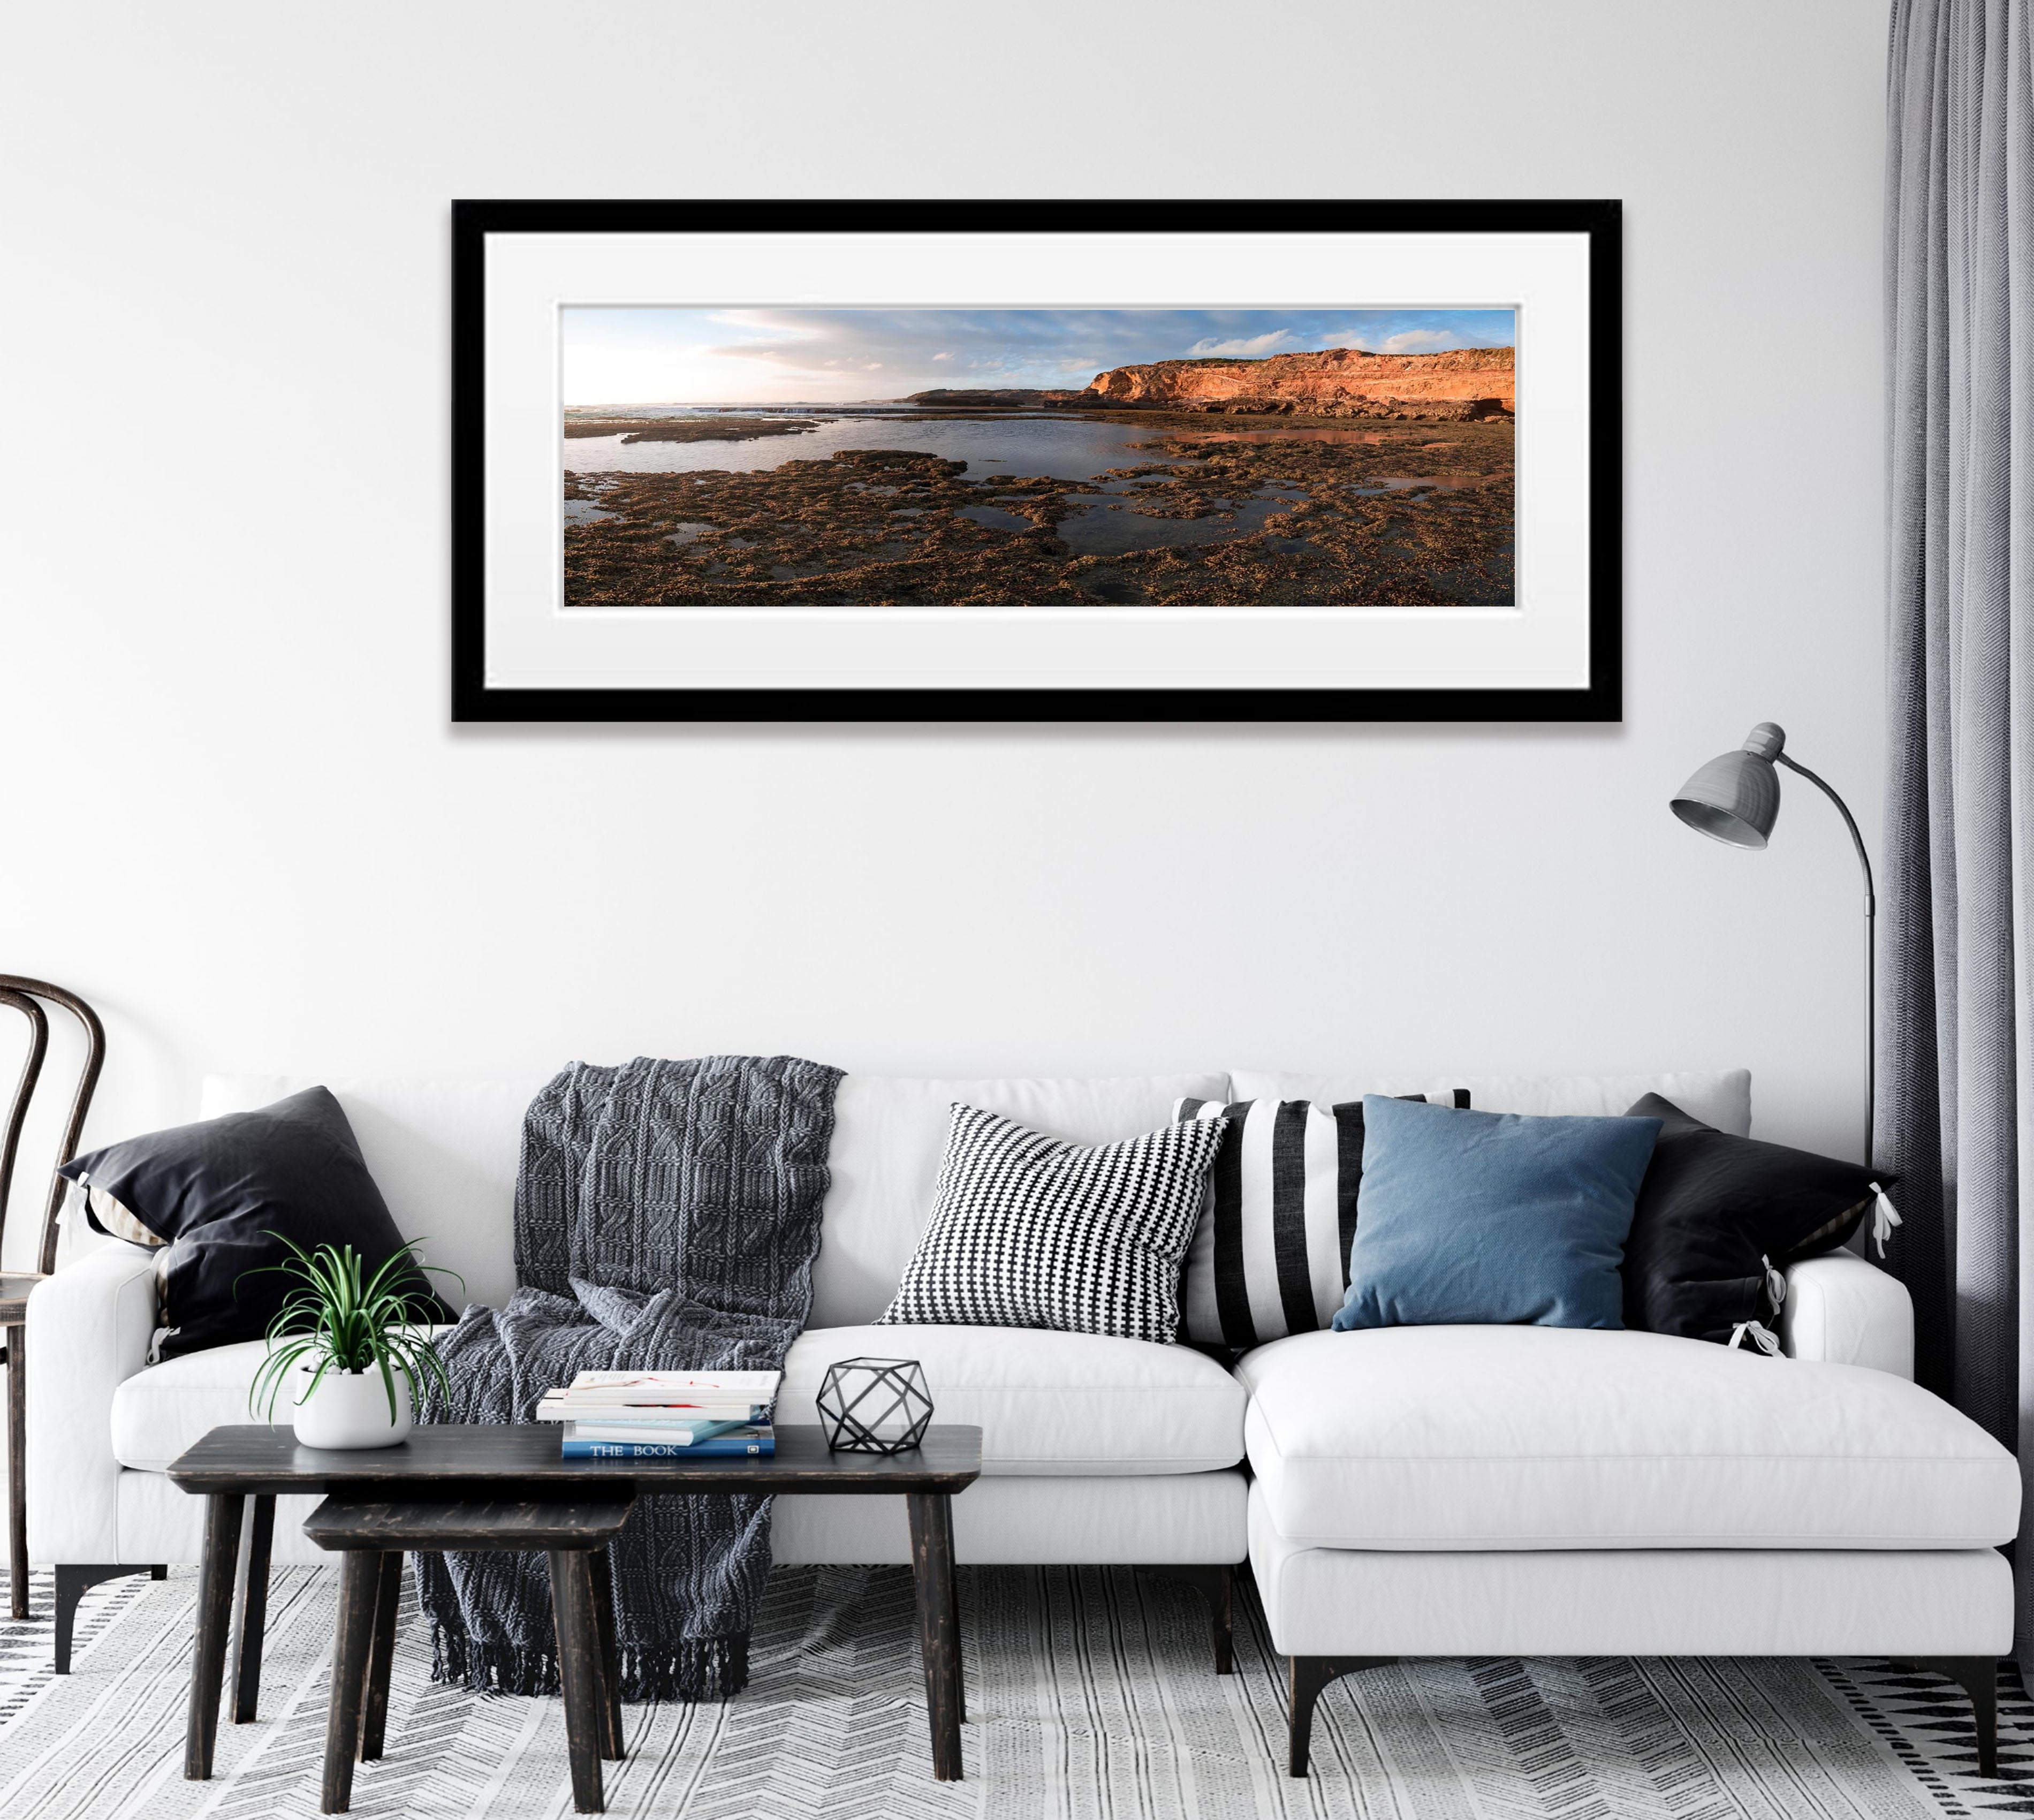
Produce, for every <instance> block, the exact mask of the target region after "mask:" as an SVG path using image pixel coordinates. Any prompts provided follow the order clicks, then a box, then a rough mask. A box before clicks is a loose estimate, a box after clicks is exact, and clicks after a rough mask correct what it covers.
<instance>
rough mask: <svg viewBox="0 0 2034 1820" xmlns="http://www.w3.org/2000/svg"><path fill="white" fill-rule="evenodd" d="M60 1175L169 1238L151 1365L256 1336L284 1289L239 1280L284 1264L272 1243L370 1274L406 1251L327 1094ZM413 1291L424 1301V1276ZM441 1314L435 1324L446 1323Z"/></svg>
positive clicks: (121, 1146) (167, 1136) (155, 1135)
mask: <svg viewBox="0 0 2034 1820" xmlns="http://www.w3.org/2000/svg"><path fill="white" fill-rule="evenodd" d="M62 1173H64V1174H65V1175H66V1176H70V1177H71V1178H72V1179H73V1180H75V1181H77V1182H80V1183H81V1184H87V1185H88V1186H89V1187H90V1188H94V1189H99V1190H103V1191H104V1192H105V1193H107V1194H108V1195H111V1196H112V1197H113V1199H114V1200H116V1201H118V1203H120V1205H121V1206H122V1207H124V1208H125V1209H126V1210H127V1212H129V1214H132V1215H133V1217H134V1218H136V1219H137V1220H138V1221H140V1222H141V1225H144V1226H145V1227H147V1228H148V1230H149V1231H150V1232H152V1233H154V1234H155V1235H156V1236H157V1237H158V1238H159V1239H163V1240H167V1241H169V1243H170V1251H169V1254H168V1256H167V1274H166V1277H165V1280H164V1287H163V1311H162V1325H163V1328H164V1329H166V1330H167V1331H164V1332H163V1333H161V1334H159V1335H158V1336H157V1345H156V1353H155V1357H158V1358H165V1359H167V1358H175V1357H177V1356H178V1354H180V1353H196V1352H200V1351H202V1350H203V1349H205V1348H206V1347H208V1346H223V1345H231V1343H232V1342H235V1341H236V1340H258V1339H259V1338H261V1335H262V1333H263V1331H264V1330H265V1329H266V1328H267V1327H268V1323H269V1322H270V1320H271V1319H273V1318H274V1316H275V1314H276V1310H277V1309H279V1308H280V1307H281V1306H282V1304H283V1298H284V1297H286V1296H287V1295H288V1294H289V1293H290V1290H291V1283H290V1282H289V1280H288V1279H287V1278H283V1277H280V1276H272V1275H264V1276H258V1277H249V1278H247V1279H246V1281H245V1282H242V1281H241V1280H240V1279H241V1278H242V1274H243V1273H245V1272H246V1271H249V1270H256V1269H258V1268H260V1267H261V1266H263V1265H266V1264H276V1263H282V1262H283V1260H284V1259H286V1258H287V1256H288V1255H289V1254H288V1252H287V1251H286V1250H285V1249H284V1248H283V1245H282V1244H280V1241H279V1240H278V1239H277V1238H276V1236H275V1235H276V1234H278V1233H280V1234H281V1235H283V1236H284V1237H287V1238H291V1239H294V1240H295V1241H296V1242H297V1243H298V1244H300V1245H302V1247H303V1248H304V1249H305V1250H306V1251H310V1250H311V1249H312V1248H313V1247H315V1246H317V1245H321V1244H332V1245H351V1246H352V1247H353V1248H354V1249H355V1251H358V1252H359V1254H360V1255H361V1257H362V1259H363V1261H364V1263H365V1265H366V1269H367V1270H368V1271H369V1272H370V1273H371V1272H373V1271H374V1270H377V1269H379V1268H380V1267H381V1265H383V1264H384V1263H387V1261H388V1259H389V1258H390V1257H391V1256H392V1255H394V1254H395V1252H396V1251H397V1250H398V1249H399V1248H400V1246H401V1244H402V1243H403V1238H402V1235H401V1234H400V1233H398V1232H397V1231H396V1222H395V1221H394V1220H393V1219H392V1218H390V1217H389V1213H388V1203H386V1202H385V1201H384V1200H383V1199H381V1190H380V1189H379V1188H377V1187H376V1186H375V1185H374V1178H373V1176H370V1174H368V1173H367V1165H366V1163H365V1162H364V1161H362V1158H361V1154H360V1146H359V1145H358V1143H356V1142H355V1139H354V1135H353V1128H352V1126H351V1125H350V1124H347V1120H346V1114H345V1113H344V1112H343V1111H342V1110H341V1109H340V1104H339V1101H337V1100H336V1099H334V1098H332V1094H331V1093H330V1092H329V1091H328V1090H326V1089H325V1088H324V1087H310V1088H307V1089H306V1090H305V1091H303V1092H302V1093H300V1094H291V1096H290V1098H287V1099H286V1100H278V1101H276V1103H275V1105H272V1106H264V1107H262V1108H261V1110H260V1111H259V1112H253V1113H230V1114H229V1115H227V1116H226V1117H224V1118H220V1119H205V1120H201V1122H200V1123H198V1124H194V1125H179V1126H178V1127H177V1128H175V1130H173V1131H152V1132H150V1133H149V1134H148V1135H147V1136H145V1137H139V1138H129V1139H127V1140H126V1142H125V1143H118V1144H109V1145H107V1146H106V1148H105V1149H104V1150H94V1151H93V1152H92V1154H91V1155H89V1156H85V1157H79V1158H77V1159H76V1160H75V1161H71V1162H68V1163H66V1164H65V1165H64V1166H63V1171H62ZM417 1288H418V1293H419V1294H420V1295H422V1294H428V1293H429V1291H428V1290H426V1289H424V1288H423V1285H422V1277H421V1274H419V1277H418V1284H417ZM433 1300H435V1298H433ZM438 1306H439V1310H440V1312H439V1316H438V1318H439V1319H445V1320H450V1319H452V1318H453V1316H452V1313H451V1311H450V1310H448V1309H445V1308H443V1306H442V1304H438Z"/></svg>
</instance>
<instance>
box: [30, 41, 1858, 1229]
mask: <svg viewBox="0 0 2034 1820" xmlns="http://www.w3.org/2000/svg"><path fill="white" fill-rule="evenodd" d="M1883 37H1884V21H1883V18H1882V11H1881V9H1879V8H1878V7H1877V6H1868V5H1860V4H1858V3H1857V0H1814V3H1808V0H1796V3H1795V4H1792V5H1789V6H1783V7H1775V6H1771V5H1770V4H1769V3H1768V0H1712V3H1710V4H1707V5H1704V6H1674V7H1668V6H1631V5H1629V4H1623V3H1618V0H1609V3H1590V0H1541V3H1540V4H1536V5H1533V6H1519V5H1517V4H1515V0H1490V3H1479V4H1454V5H1450V4H1437V3H1435V0H1428V3H1427V4H1424V5H1422V6H1405V5H1403V4H1400V3H1398V0H1394V3H1393V4H1390V5H1382V4H1375V3H1372V0H1364V3H1344V4H1334V5H1315V6H1308V5H1304V4H1297V5H1288V6H1284V7H1282V8H1279V9H1276V10H1275V11H1265V12H1261V13H1255V14H1252V13H1248V12H1247V11H1246V10H1244V9H1237V8H1233V7H1222V8H1216V7H1214V6H1204V5H1202V6H1189V5H1181V4H1178V3H1176V0H1174V3H1171V4H1165V5H1124V4H1119V5H1116V6H1094V5H1091V4H1083V5H1061V4H1040V3H1038V0H1032V3H1031V4H1029V5H1026V6H1023V7H1021V8H1018V9H1010V8H993V7H971V8H966V9H963V8H961V7H959V6H880V5H878V6H854V7H843V6H831V5H829V6H786V5H783V4H781V3H780V4H778V5H775V6H768V7H722V8H713V9H707V8H704V7H698V6H679V5H671V4H666V3H658V4H647V5H599V6H578V7H569V6H558V5H542V6H540V5H535V4H528V3H519V4H505V3H503V0H484V3H460V4H434V5H426V6H419V5H417V4H415V0H405V3H403V4H385V3H381V0H372V3H365V4H362V3H358V0H356V3H353V4H349V5H346V6H291V7H276V6H272V5H268V4H212V5H207V6H199V7H182V6H179V7H164V6H156V5H152V4H133V5H122V6H92V5H69V6H62V7H39V8H33V9H15V11H14V13H13V17H12V18H11V20H10V24H9V63H8V71H7V78H6V88H7V93H6V99H5V103H4V106H0V135H4V141H0V171H4V177H0V182H4V185H5V195H6V214H5V227H6V231H5V235H4V238H3V239H0V246H4V248H5V251H4V254H0V257H4V260H5V270H6V282H5V283H0V372H4V374H5V385H6V392H5V403H4V409H5V413H6V423H7V427H8V434H7V435H6V437H5V439H4V440H5V448H4V451H0V550H4V552H5V557H6V577H7V579H6V584H5V592H4V595H0V641H4V642H0V894H4V895H0V970H14V971H21V972H28V973H32V974H40V975H43V976H44V977H47V978H55V979H58V980H61V981H67V982H69V983H70V984H72V985H74V986H76V987H77V989H80V990H81V991H83V992H84V993H86V994H87V995H88V996H90V997H91V998H92V1000H95V1001H96V1003H97V1004H99V1006H100V1007H101V1008H102V1009H103V1011H104V1013H105V1015H106V1018H107V1025H108V1027H109V1029H110V1030H111V1038H112V1058H111V1064H110V1067H109V1068H108V1071H107V1079H106V1083H105V1086H104V1089H103V1092H102V1094H101V1096H100V1101H99V1110H98V1112H97V1113H96V1116H95V1117H94V1119H93V1121H92V1127H91V1133H92V1135H96V1136H98V1137H99V1138H102V1139H103V1138H109V1137H111V1136H114V1135H119V1134H121V1133H122V1132H124V1131H131V1130H135V1129H141V1128H146V1127H148V1126H150V1125H152V1124H161V1123H166V1122H170V1121H172V1120H177V1119H179V1118H181V1117H183V1116H189V1114H190V1111H191V1109H192V1108H193V1105H194V1103H195V1097H196V1082H197V1076H198V1075H200V1074H201V1073H202V1072H204V1071H206V1070H208V1069H214V1068H223V1069H268V1068H275V1069H288V1070H302V1071H332V1072H335V1073H336V1072H340V1071H347V1070H357V1069H366V1068H377V1069H387V1070H402V1071H440V1070H457V1071H470V1072H502V1071H509V1070H511V1069H522V1068H542V1067H545V1066H547V1065H549V1064H553V1063H561V1062H563V1061H564V1060H566V1059H568V1058H569V1057H572V1056H588V1057H591V1058H595V1059H603V1060H605V1059H615V1058H619V1057H621V1056H625V1055H628V1054H629V1053H634V1052H636V1051H639V1050H645V1051H651V1052H660V1053H669V1054H687V1053H697V1052H700V1051H704V1050H709V1049H761V1050H771V1049H790V1050H795V1051H799V1052H801V1053H805V1054H808V1055H810V1056H815V1057H818V1058H820V1059H823V1060H831V1061H834V1062H837V1063H839V1064H842V1065H844V1066H846V1067H848V1068H862V1069H877V1070H889V1071H968V1070H980V1071H989V1070H1009V1071H1067V1072H1081V1071H1138V1070H1144V1069H1157V1068H1186V1067H1201V1066H1208V1065H1213V1066H1218V1067H1220V1066H1227V1065H1237V1064H1252V1065H1260V1066H1262V1065H1270V1066H1283V1067H1289V1068H1327V1067H1330V1066H1339V1065H1341V1064H1357V1063H1368V1062H1372V1061H1375V1062H1377V1063H1379V1064H1403V1065H1405V1066H1407V1067H1428V1066H1432V1067H1437V1068H1451V1067H1459V1068H1479V1069H1500V1068H1501V1069H1532V1070H1534V1071H1539V1070H1566V1069H1588V1070H1592V1071H1593V1070H1600V1069H1621V1068H1666V1067H1693V1066H1708V1065H1722V1064H1738V1063H1743V1064H1748V1065H1749V1066H1750V1067H1751V1068H1753V1069H1754V1071H1755V1078H1756V1086H1755V1097H1756V1103H1757V1105H1758V1113H1759V1116H1760V1128H1761V1129H1762V1131H1765V1132H1766V1134H1768V1135H1776V1136H1781V1137H1784V1138H1785V1139H1790V1140H1792V1141H1796V1142H1801V1143H1810V1144H1814V1145H1821V1146H1827V1147H1830V1148H1836V1149H1841V1148H1847V1147H1848V1146H1850V1145H1851V1144H1852V1143H1853V1142H1854V1141H1855V1137H1856V1131H1857V1128H1858V1124H1859V1113H1858V1101H1859V1094H1860V1079H1861V1067H1860V1062H1859V1040H1858V1030H1857V1026H1858V1022H1859V1011H1858V994H1859V949H1858V938H1857V932H1856V920H1857V918H1856V913H1857V908H1858V891H1857V889H1856V884H1855V882H1854V873H1853V868H1852V860H1851V857H1850V854H1849V852H1848V848H1847V846H1846V843H1845V840H1844V835H1843V834H1842V831H1841V827H1840V826H1839V825H1838V824H1837V820H1836V818H1835V816H1833V814H1831V813H1830V812H1829V811H1828V810H1827V809H1826V806H1825V805H1822V803H1820V802H1819V801H1814V800H1812V794H1811V793H1810V792H1808V791H1807V790H1806V789H1805V788H1804V787H1803V786H1799V785H1793V784H1790V786H1788V801H1787V806H1786V809H1785V811H1784V814H1783V816H1782V819H1781V827H1780V832H1779V835H1778V837H1777V840H1776V843H1775V845H1774V846H1773V848H1772V849H1771V850H1769V852H1768V853H1767V854H1765V855H1763V856H1762V857H1755V858H1754V857H1747V856H1743V855H1739V854H1735V853H1732V852H1730V851H1728V850H1724V848H1721V847H1720V846H1715V845H1713V844H1712V843H1710V842H1706V841H1702V840H1700V839H1697V838H1695V837H1694V836H1693V835H1690V834H1688V833H1687V832H1686V831H1683V829H1681V828H1680V827H1679V826H1678V825H1677V824H1676V823H1674V822H1673V821H1672V819H1671V818H1670V817H1669V816H1668V813H1667V810H1666V807H1665V801H1666V797H1667V796H1668V794H1669V793H1670V792H1671V791H1672V789H1673V788H1674V787H1675V786H1677V785H1678V784H1679V783H1680V782H1681V781H1682V779H1683V777H1684V776H1685V775H1687V772H1688V771H1691V769H1692V768H1693V767H1694V765H1695V764H1697V763H1698V761H1700V760H1703V759H1705V758H1707V757H1709V756H1711V754H1712V753H1713V752H1718V751H1721V750H1723V749H1725V748H1726V747H1728V746H1729V745H1732V744H1733V743H1734V742H1735V741H1736V740H1737V739H1739V737H1741V736H1742V735H1743V732H1744V730H1745V729H1746V728H1747V726H1750V725H1751V722H1753V721H1754V720H1756V719H1760V718H1762V717H1765V716H1768V715H1769V716H1771V717H1773V718H1775V719H1778V720H1780V721H1781V722H1784V724H1785V726H1787V728H1788V731H1789V733H1790V734H1792V736H1793V740H1794V743H1795V746H1796V749H1797V750H1798V751H1799V753H1800V754H1801V756H1803V759H1804V760H1805V761H1806V762H1807V763H1809V764H1813V765H1815V766H1816V767H1818V768H1820V769H1822V770H1823V771H1825V773H1826V775H1828V776H1829V777H1830V778H1832V779H1834V780H1836V781H1837V782H1838V783H1839V785H1840V786H1841V787H1842V788H1844V790H1847V791H1848V793H1850V794H1851V797H1852V801H1853V803H1854V804H1855V805H1856V806H1857V808H1858V809H1859V813H1860V816H1861V817H1862V818H1863V820H1864V823H1865V825H1866V827H1867V830H1868V831H1875V829H1876V827H1877V824H1878V812H1877V810H1878V794H1879V792H1878V764H1879V751H1880V737H1879V733H1878V690H1879V650H1880V632H1879V599H1880V580H1879V576H1880V556H1879V548H1880V531H1879V501H1880V482H1879V426H1880V405H1879V366H1878V362H1879V352H1878V314H1879V302H1878V212H1879V160H1880V156H1881V148H1882V133H1881V113H1880V110H1881V93H1882V72H1883ZM827 193H835V194H839V195H844V196H914V195H952V196H959V197H966V196H977V195H980V196H987V195H997V196H1018V197H1027V196H1053V195H1065V196H1135V195H1138V194H1140V193H1143V194H1154V195H1157V194H1162V195H1167V196H1181V197H1197V196H1208V197H1218V196H1240V197H1248V196H1254V195H1280V196H1288V195H1289V196H1308V195H1317V196H1321V197H1343V196H1366V195H1368V196H1423V195H1432V196H1521V197H1537V196H1604V195H1608V196H1620V197H1623V199H1624V201H1625V205H1626V209H1627V216H1626V219H1627V232H1628V255H1627V286H1628V290H1627V296H1628V307H1629V314H1628V331H1627V374H1628V387H1629V389H1628V409H1627V455H1626V475H1627V534H1628V545H1627V550H1628V556H1627V599H1628V606H1627V637H1628V648H1629V656H1628V662H1627V704H1628V706H1627V719H1626V722H1625V724H1624V725H1623V726H1622V727H1621V728H1611V729H1562V728H1552V729H1541V728H1526V727H1483V728H1478V727H1461V726H1421V727H1361V726H1355V727H1349V726H1305V727H1290V728H1286V727H1275V726H1272V727H1266V726H1258V727H1245V728H1222V727H1204V726H1187V725H1183V726H1169V727H1165V728H1162V729H1155V730H1149V729H1143V728H1125V727H1120V726H1105V727H1071V728H1069V727H1064V726H1030V727H1022V726H995V727H986V728H974V727H968V726H935V727H926V728H919V727H910V726H893V727H884V728H876V729H869V730H843V729H841V728H839V727H824V726H820V727H813V726H802V727H801V726H776V727H766V728H738V727H735V728H730V727H719V728H709V729H704V730H695V729H683V730H678V729H654V728H653V729H643V728H615V729H584V728H573V727H551V728H539V729H488V730H483V729H478V728H455V727H453V726H450V725H449V724H448V721H447V711H446V697H447V684H446V666H447V659H446V651H445V646H446V587H447V584H446V574H447V535H446V519H447V512H448V505H447V433H446V427H445V418H446V385H447V378H446V374H447V351H448V328H447V310H448V306H447V205H448V200H449V199H450V198H452V197H456V196H483V197H484V196H493V197H516V196H561V197H581V196H584V197H599V196H652V197H654V196H688V195H700V196H715V195H744V194H752V195H756V196H803V195H811V194H827ZM1247 288H1248V287H1247V285H1245V286H1244V289H1247ZM12 1034H13V1033H12V1032H10V1031H7V1032H0V1041H11V1040H12ZM0 1065H11V1064H10V1063H9V1059H8V1056H7V1055H6V1052H4V1051H0ZM29 1223H30V1222H29V1221H28V1220H27V1219H26V1218H23V1219H21V1220H17V1222H16V1225H17V1233H16V1234H15V1235H13V1236H14V1237H15V1239H16V1240H17V1243H18V1242H19V1241H21V1240H25V1239H26V1237H27V1236H28V1234H27V1232H26V1228H27V1226H28V1224H29ZM8 1249H9V1254H10V1256H15V1255H18V1252H17V1249H16V1245H15V1244H10V1245H9V1248H8Z"/></svg>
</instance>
